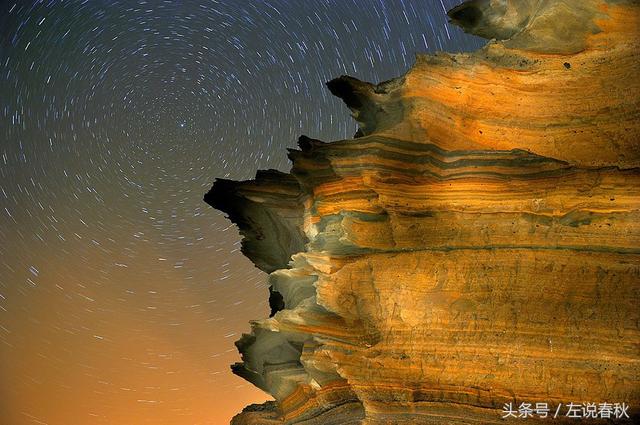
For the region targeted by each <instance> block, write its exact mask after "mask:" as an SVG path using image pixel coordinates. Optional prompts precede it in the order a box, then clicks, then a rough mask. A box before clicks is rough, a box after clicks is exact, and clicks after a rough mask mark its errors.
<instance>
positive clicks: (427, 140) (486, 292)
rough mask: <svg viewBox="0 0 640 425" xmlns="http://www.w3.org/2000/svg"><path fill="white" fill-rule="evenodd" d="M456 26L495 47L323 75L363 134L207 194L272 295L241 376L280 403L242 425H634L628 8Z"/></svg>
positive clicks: (505, 3)
mask: <svg viewBox="0 0 640 425" xmlns="http://www.w3.org/2000/svg"><path fill="white" fill-rule="evenodd" d="M449 16H450V19H451V21H452V22H453V23H454V24H456V25H459V26H461V27H462V28H463V29H464V30H465V31H468V32H471V33H474V34H477V35H480V36H482V37H486V38H489V39H492V40H491V41H490V42H489V43H488V44H487V46H486V47H484V48H483V49H481V50H479V51H477V52H474V53H471V54H446V53H439V54H436V55H419V56H418V57H417V60H416V63H415V65H414V66H413V67H412V68H411V69H410V70H409V71H408V72H407V73H406V74H405V75H404V76H402V77H400V78H397V79H395V80H392V81H387V82H383V83H380V84H377V85H376V84H371V83H367V82H362V81H359V80H357V79H355V78H352V77H347V76H343V77H340V78H337V79H335V80H333V81H331V82H329V83H328V89H329V90H330V91H331V92H332V93H333V94H335V95H336V96H339V97H340V98H342V99H343V100H344V102H345V103H346V105H347V106H348V107H349V108H350V109H351V111H352V113H353V117H354V118H355V119H356V120H357V121H358V122H359V125H360V129H359V130H358V133H357V134H356V137H355V138H354V139H350V140H342V141H337V142H332V143H324V142H322V141H319V140H313V139H310V138H308V137H304V136H303V137H301V138H300V140H299V149H297V150H290V152H289V158H290V159H291V162H292V164H293V166H292V169H291V172H290V173H288V174H286V173H281V172H277V171H263V172H258V174H257V176H256V179H255V180H251V181H244V182H233V181H228V180H217V181H216V182H215V183H214V185H213V188H212V189H211V191H210V192H209V193H207V194H206V195H205V201H206V202H207V203H209V204H210V205H212V206H213V207H214V208H217V209H219V210H222V211H224V212H226V213H227V214H228V216H229V219H230V220H231V221H233V222H234V223H236V224H237V226H238V227H239V229H240V232H241V234H242V235H243V237H244V239H243V243H242V251H243V253H244V254H245V255H246V256H247V257H248V258H250V259H251V260H252V261H253V263H254V264H255V265H256V266H257V267H259V268H260V269H262V270H264V271H265V272H267V273H269V282H270V286H271V290H270V296H269V300H270V305H271V308H272V314H271V317H269V318H265V319H262V320H256V321H253V322H252V323H251V333H250V334H246V335H243V336H242V338H241V339H240V340H239V341H237V343H236V345H237V347H238V349H239V351H240V353H241V355H242V362H240V363H237V364H235V365H233V367H232V369H233V371H234V372H235V373H236V374H238V375H239V376H242V377H243V378H245V379H247V380H248V381H250V382H252V383H253V384H254V385H256V386H257V387H259V388H262V389H263V390H264V391H266V392H268V393H269V394H271V395H273V397H274V398H275V402H269V403H266V404H264V405H260V406H250V407H248V408H246V409H245V410H244V411H243V412H242V413H241V414H239V415H238V416H236V417H235V418H234V420H233V422H232V423H233V424H236V425H242V424H256V425H266V424H308V425H312V424H322V425H331V424H336V425H338V424H339V425H344V424H367V425H377V424H409V423H411V424H487V423H509V422H513V423H522V418H515V417H513V416H518V415H519V416H522V414H523V413H522V406H523V403H536V402H544V403H547V404H548V406H549V408H550V410H551V411H550V413H549V416H553V415H554V413H555V411H556V406H564V407H563V408H562V409H560V410H559V411H560V412H561V413H560V414H559V415H558V417H557V418H556V419H555V422H558V421H560V420H561V419H566V420H568V421H572V420H575V419H572V418H570V417H568V416H567V412H568V410H567V408H566V406H569V403H573V404H580V403H595V404H596V406H600V407H599V408H600V410H599V411H597V412H596V413H597V414H600V416H599V417H600V418H604V416H602V405H601V404H599V403H612V404H613V403H620V404H623V405H626V406H627V407H628V409H627V410H625V414H626V416H629V417H630V418H633V417H634V415H636V417H637V415H638V413H639V412H638V408H639V407H640V308H639V301H640V168H639V167H640V139H639V137H640V77H639V76H640V2H638V1H631V0H627V1H625V0H617V1H616V0H608V1H606V0H518V1H516V0H474V1H468V2H465V3H463V4H461V5H460V6H458V7H456V8H454V9H453V10H451V11H450V12H449ZM505 405H512V406H513V407H514V409H516V410H517V411H516V412H515V414H513V415H506V416H510V417H507V418H505V419H503V416H505V411H506V409H505V407H506V406H505ZM605 407H606V405H605ZM518 409H519V410H518ZM569 409H570V408H569ZM585 412H588V409H587V410H583V411H582V414H583V415H584V414H586V413H585ZM534 413H540V412H534ZM617 413H619V412H617ZM620 416H621V417H623V418H624V417H625V416H623V415H620ZM611 417H614V416H613V414H612V415H611ZM538 419H539V420H541V421H545V420H546V421H549V419H548V418H547V419H541V417H540V415H537V416H536V415H535V414H534V415H532V418H531V417H530V418H529V420H530V421H531V420H533V421H535V420H538ZM629 420H632V419H629ZM595 422H597V420H596V421H595Z"/></svg>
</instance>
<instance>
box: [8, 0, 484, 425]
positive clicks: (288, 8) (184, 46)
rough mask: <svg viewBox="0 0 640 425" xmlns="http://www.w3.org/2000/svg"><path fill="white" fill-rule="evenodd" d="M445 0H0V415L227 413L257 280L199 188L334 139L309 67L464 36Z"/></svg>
mask: <svg viewBox="0 0 640 425" xmlns="http://www.w3.org/2000/svg"><path fill="white" fill-rule="evenodd" d="M458 3H459V1H458V0H404V1H402V0H296V1H294V0H208V1H206V0H181V1H179V0H175V1H160V0H149V1H133V0H126V1H107V0H85V1H56V0H50V1H35V2H32V1H28V0H21V1H18V2H15V1H8V0H2V1H0V14H1V15H0V424H1V425H22V424H49V425H87V424H118V425H129V424H131V425H138V424H154V425H163V424H180V425H183V424H213V425H217V424H226V423H228V422H229V420H230V418H231V416H233V415H234V414H236V413H238V412H239V411H240V410H241V409H242V407H244V406H245V405H246V404H250V403H255V402H262V401H264V400H266V399H268V398H269V397H268V396H267V395H266V394H264V393H262V392H261V391H260V390H258V389H255V388H253V387H252V386H251V385H250V384H248V383H246V382H245V381H244V380H242V379H241V378H238V377H235V376H234V375H232V374H231V372H230V369H229V365H230V364H231V363H233V362H236V361H238V360H239V355H238V353H237V352H236V349H235V346H234V345H233V342H234V341H235V340H237V339H238V338H239V337H240V335H241V333H242V332H248V330H249V324H248V321H249V320H250V319H258V318H263V317H266V316H268V312H269V309H268V303H267V299H268V290H267V285H266V276H265V274H264V273H262V272H260V271H258V270H257V269H255V268H254V267H253V265H252V264H251V263H250V262H249V261H248V260H247V259H245V258H244V257H243V256H242V255H241V253H240V252H239V246H240V245H239V236H238V232H237V230H236V228H235V227H234V226H232V225H231V223H230V222H229V221H228V220H226V219H225V218H224V216H223V215H222V213H219V212H218V211H215V210H213V209H212V208H210V207H209V206H208V205H206V204H204V203H203V201H202V197H203V195H204V193H205V192H207V191H208V189H209V188H210V186H211V184H212V181H213V179H214V178H216V177H225V178H232V179H247V178H251V177H253V176H254V174H255V171H256V170H257V169H266V168H276V169H280V170H283V171H288V169H289V164H288V161H287V159H286V151H285V149H286V148H288V147H294V146H295V144H296V140H297V138H298V136H299V135H301V134H305V135H308V136H310V137H314V138H319V139H322V140H327V141H328V140H336V139H341V138H347V137H351V136H352V135H353V134H354V132H355V130H356V125H355V123H354V122H353V120H352V119H351V118H350V116H349V112H348V110H347V108H346V107H344V106H343V104H342V103H341V101H340V100H339V99H337V98H333V97H332V96H331V95H330V93H329V92H328V90H327V89H326V88H325V86H324V83H325V82H326V81H328V80H330V79H332V78H334V77H337V76H339V75H341V74H350V75H353V76H356V77H358V78H360V79H363V80H367V81H373V82H378V81H382V80H386V79H389V78H392V77H395V76H398V75H401V74H402V73H404V72H405V71H406V70H407V69H408V67H409V66H411V64H412V62H413V60H414V55H415V53H417V52H435V51H438V50H446V51H467V50H471V49H475V48H477V47H479V46H481V45H482V41H481V40H479V39H476V38H472V37H470V36H467V35H465V34H463V33H462V32H461V31H460V30H458V29H457V28H455V27H453V26H451V25H449V24H447V22H446V16H445V13H444V12H445V9H449V8H451V7H452V6H454V5H456V4H458Z"/></svg>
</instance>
